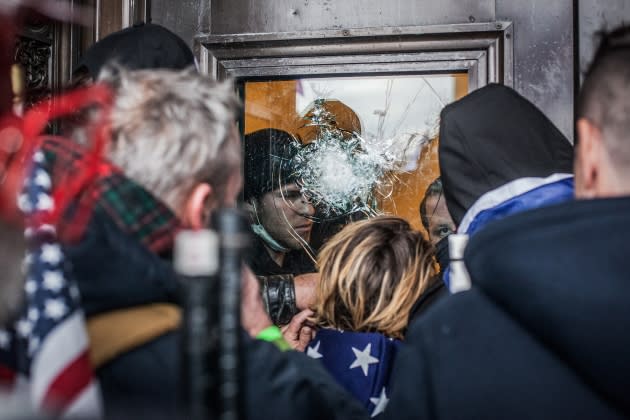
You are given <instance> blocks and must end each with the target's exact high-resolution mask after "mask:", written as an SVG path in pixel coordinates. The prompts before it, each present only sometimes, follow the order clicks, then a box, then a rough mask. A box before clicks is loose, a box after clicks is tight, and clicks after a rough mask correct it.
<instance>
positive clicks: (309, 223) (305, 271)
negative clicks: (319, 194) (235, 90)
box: [243, 128, 317, 325]
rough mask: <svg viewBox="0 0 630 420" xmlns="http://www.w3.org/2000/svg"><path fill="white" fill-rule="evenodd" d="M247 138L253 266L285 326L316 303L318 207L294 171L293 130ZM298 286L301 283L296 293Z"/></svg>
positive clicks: (272, 311)
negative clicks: (313, 234) (314, 246)
mask: <svg viewBox="0 0 630 420" xmlns="http://www.w3.org/2000/svg"><path fill="white" fill-rule="evenodd" d="M244 142H245V143H244V155H245V158H244V174H245V179H244V184H245V185H244V189H243V198H244V206H245V209H246V211H247V213H248V214H249V218H250V222H251V226H252V232H253V234H254V242H253V246H252V254H251V257H250V259H249V265H250V267H251V269H252V271H253V272H254V273H255V274H256V275H257V276H259V278H260V279H261V282H262V288H263V296H264V298H265V302H266V304H267V307H268V309H269V313H270V314H272V319H273V320H274V322H275V323H276V324H279V325H283V324H287V323H288V322H289V321H290V320H291V318H292V317H293V316H294V315H295V314H296V313H297V312H298V311H299V310H304V309H307V308H308V305H309V304H310V303H311V300H310V298H311V297H312V293H304V290H307V289H313V290H314V286H315V284H316V276H314V275H312V274H311V273H315V272H316V271H317V270H316V269H315V263H314V250H313V249H312V248H311V246H310V236H311V230H312V228H313V224H314V222H313V216H314V214H315V208H314V207H313V205H312V204H311V203H310V202H308V200H307V199H306V198H305V197H304V195H303V194H302V193H301V188H300V186H299V185H298V183H297V179H295V176H294V172H293V169H292V163H293V162H292V161H291V159H292V158H293V156H295V153H296V151H297V147H298V146H297V143H296V139H295V138H294V137H293V136H292V135H291V134H289V133H287V132H286V131H282V130H277V129H273V128H268V129H262V130H258V131H255V132H253V133H249V134H247V135H246V136H245V140H244ZM296 286H297V287H296ZM296 288H297V289H299V288H302V291H301V292H300V293H298V295H297V296H296V292H295V289H296ZM305 296H306V297H309V299H308V300H307V299H304V297H305Z"/></svg>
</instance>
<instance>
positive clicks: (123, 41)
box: [74, 22, 195, 78]
mask: <svg viewBox="0 0 630 420" xmlns="http://www.w3.org/2000/svg"><path fill="white" fill-rule="evenodd" d="M110 62H116V63H118V64H120V65H122V66H124V67H125V68H128V69H131V70H141V69H172V70H182V69H185V68H188V67H191V66H194V65H195V56H194V55H193V53H192V50H191V49H190V47H189V46H188V45H187V44H186V43H185V42H184V40H182V39H181V38H180V37H179V36H177V35H175V34H174V33H173V32H171V31H169V30H168V29H166V28H165V27H163V26H160V25H156V24H153V23H144V22H140V23H137V24H135V25H133V26H131V27H129V28H125V29H123V30H121V31H118V32H114V33H112V34H110V35H108V36H106V37H105V38H103V39H101V40H100V41H98V42H96V43H95V44H94V45H92V46H91V47H90V48H88V50H87V51H86V52H85V53H84V54H83V57H81V59H80V60H79V63H78V64H77V66H76V67H75V69H74V73H75V74H77V73H80V72H81V71H87V72H88V73H89V75H90V76H92V78H97V77H98V75H99V73H100V71H101V70H102V68H103V66H105V65H106V64H109V63H110Z"/></svg>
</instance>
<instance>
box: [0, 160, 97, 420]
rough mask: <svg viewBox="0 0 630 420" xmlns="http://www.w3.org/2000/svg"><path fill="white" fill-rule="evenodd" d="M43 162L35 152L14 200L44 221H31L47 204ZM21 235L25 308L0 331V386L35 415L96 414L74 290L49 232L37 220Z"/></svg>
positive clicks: (85, 341) (29, 214)
mask: <svg viewBox="0 0 630 420" xmlns="http://www.w3.org/2000/svg"><path fill="white" fill-rule="evenodd" d="M44 159H45V157H44V155H43V153H41V152H37V153H35V154H34V163H33V167H32V171H31V172H30V174H31V175H30V176H29V177H28V179H27V181H26V184H25V188H24V192H23V194H22V195H21V196H20V198H19V205H20V208H21V210H22V211H23V212H24V213H25V215H26V218H27V220H43V219H42V218H40V217H36V216H37V215H38V214H39V215H41V214H42V212H49V211H51V210H52V209H53V207H54V202H53V200H52V198H51V179H50V176H49V175H48V173H47V172H46V170H45V169H44V166H43V162H44ZM25 235H26V239H27V243H28V251H27V255H26V258H25V261H24V272H25V275H26V281H25V283H24V291H25V304H24V306H23V308H22V311H21V312H20V313H19V314H18V317H17V318H16V320H15V321H14V322H12V323H11V325H8V326H7V327H6V328H5V329H2V330H0V384H3V388H4V389H5V391H6V390H8V393H9V395H10V396H11V397H12V398H14V399H16V400H20V401H24V400H26V401H28V402H29V404H30V409H31V410H33V411H34V412H35V413H42V414H46V415H51V414H52V415H54V416H58V417H62V418H73V417H74V418H77V417H79V418H99V417H102V404H101V395H100V390H99V387H98V382H97V381H96V378H95V376H94V373H93V369H92V366H91V364H90V360H89V355H88V348H89V347H88V344H89V343H88V337H87V333H86V329H85V319H84V316H83V312H82V311H81V310H80V306H79V293H78V289H77V287H76V285H74V284H73V283H72V282H71V279H69V278H68V271H67V270H66V264H65V261H64V255H63V252H62V250H61V247H60V245H59V243H58V241H57V237H56V232H55V228H54V227H53V226H51V225H47V224H45V223H41V222H40V223H38V224H36V225H32V226H29V227H28V228H27V230H26V232H25Z"/></svg>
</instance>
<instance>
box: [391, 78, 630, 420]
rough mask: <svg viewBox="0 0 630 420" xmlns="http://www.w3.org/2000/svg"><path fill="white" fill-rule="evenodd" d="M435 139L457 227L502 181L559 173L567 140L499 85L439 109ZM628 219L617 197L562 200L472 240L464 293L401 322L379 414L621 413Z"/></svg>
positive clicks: (629, 203)
mask: <svg viewBox="0 0 630 420" xmlns="http://www.w3.org/2000/svg"><path fill="white" fill-rule="evenodd" d="M545 127H546V128H545ZM442 130H443V132H442V134H441V140H440V141H441V144H440V163H441V165H442V167H441V171H442V178H443V180H444V189H445V195H446V198H447V205H448V208H449V211H451V213H452V214H453V217H454V218H456V219H457V221H458V222H459V221H461V218H462V217H463V215H464V213H465V212H466V211H467V210H468V208H469V207H470V206H471V205H472V204H473V203H474V202H475V200H476V199H477V198H479V196H480V195H482V194H484V193H485V192H487V191H490V190H492V189H494V188H496V187H499V186H501V185H503V184H504V183H506V182H509V181H511V180H514V179H517V178H520V177H525V176H547V175H550V174H552V173H555V172H568V171H570V155H571V150H570V146H568V143H563V141H565V140H563V137H562V136H561V134H560V133H559V132H558V131H557V130H556V129H555V128H554V127H553V126H552V125H551V123H550V122H549V121H548V120H547V119H546V118H545V117H544V116H543V115H542V114H541V113H540V111H538V110H537V109H536V108H535V107H534V106H533V105H531V104H529V103H528V102H527V101H526V100H525V99H523V98H521V97H520V96H519V95H517V94H516V93H514V92H512V91H511V90H510V89H508V88H503V87H499V86H490V87H487V88H483V89H480V90H479V91H477V92H475V93H473V94H471V95H470V96H469V97H467V98H465V99H464V100H462V101H459V102H458V103H456V104H454V105H452V106H449V107H447V108H446V109H445V111H444V112H443V114H442ZM512 133H515V136H512ZM522 133H528V134H527V135H522ZM517 140H518V141H517ZM522 142H526V144H522ZM504 143H505V144H504ZM529 146H531V148H530V147H529ZM495 157H496V159H495ZM528 162H529V163H528ZM455 183H464V184H463V185H459V184H458V185H455ZM628 211H630V198H623V199H609V200H592V201H584V202H574V201H571V202H568V203H564V204H559V205H556V206H551V207H546V208H541V209H537V210H533V211H530V212H524V213H521V214H516V215H513V216H510V217H508V218H505V219H503V220H501V221H496V222H493V223H490V224H488V225H487V226H486V227H484V228H483V229H482V230H480V231H479V232H477V233H476V234H475V235H473V236H472V237H471V238H470V242H469V244H468V246H467V247H466V252H465V264H466V267H467V268H468V271H469V274H470V277H471V280H472V288H471V289H470V290H469V291H466V292H461V293H457V294H455V295H451V296H448V297H446V298H445V299H442V300H440V301H439V302H437V303H436V304H435V305H433V306H432V307H431V308H429V309H428V310H427V312H426V313H425V314H423V316H421V317H420V318H418V319H417V320H416V321H415V322H413V323H412V324H411V326H410V329H409V332H408V334H407V336H406V342H405V346H404V347H403V349H402V350H401V352H400V354H399V356H398V359H397V361H396V364H395V366H394V372H393V376H392V378H393V379H392V389H391V395H390V402H389V405H388V409H387V411H386V413H385V416H384V417H385V418H388V419H389V418H391V419H396V420H401V419H427V418H440V419H459V418H462V419H464V418H465V419H492V418H496V419H505V418H511V419H532V418H536V419H541V418H549V419H557V418H597V419H602V418H605V419H608V418H611V419H612V418H623V417H626V416H630V404H628V399H627V398H625V396H624V395H625V392H626V390H627V389H630V364H629V363H628V358H627V356H626V353H627V349H628V345H629V344H630V339H629V338H628V336H627V334H626V333H625V331H627V329H628V327H629V326H630V306H629V305H627V301H628V298H630V287H629V286H628V285H629V283H628V282H627V277H628V274H627V273H628V271H629V270H630V260H629V259H628V258H627V251H625V249H626V247H625V245H624V243H625V238H626V237H627V234H628V233H630V222H629V220H630V219H628V217H627V215H628V214H629V213H628Z"/></svg>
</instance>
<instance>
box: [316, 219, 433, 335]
mask: <svg viewBox="0 0 630 420" xmlns="http://www.w3.org/2000/svg"><path fill="white" fill-rule="evenodd" d="M317 262H318V266H319V271H320V276H321V278H320V282H319V286H318V289H317V300H316V302H317V303H316V305H315V306H314V308H313V310H314V311H315V315H314V320H315V322H316V323H317V325H319V326H321V327H324V328H337V329H341V330H348V331H357V332H379V333H382V334H384V335H387V336H388V337H393V338H399V339H400V338H403V335H404V332H405V329H406V328H407V323H408V318H409V313H410V311H411V308H412V306H413V304H414V303H415V302H416V301H417V300H418V298H419V297H420V296H421V295H422V293H423V292H424V291H425V290H426V289H427V286H428V284H429V282H430V279H431V278H432V277H433V276H434V275H435V269H434V265H433V248H432V246H431V244H430V243H429V242H428V241H426V240H425V239H424V238H423V236H422V234H421V233H420V232H417V231H414V230H413V229H412V228H411V226H410V225H409V223H407V222H406V221H405V220H403V219H401V218H399V217H393V216H381V217H376V218H373V219H370V220H365V221H360V222H356V223H352V224H350V225H348V226H346V227H345V228H344V229H343V230H342V231H341V232H339V233H338V234H336V235H335V236H333V237H332V238H331V239H330V240H329V241H328V242H327V243H326V245H325V246H324V248H323V249H322V250H321V251H320V253H319V257H318V259H317Z"/></svg>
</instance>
